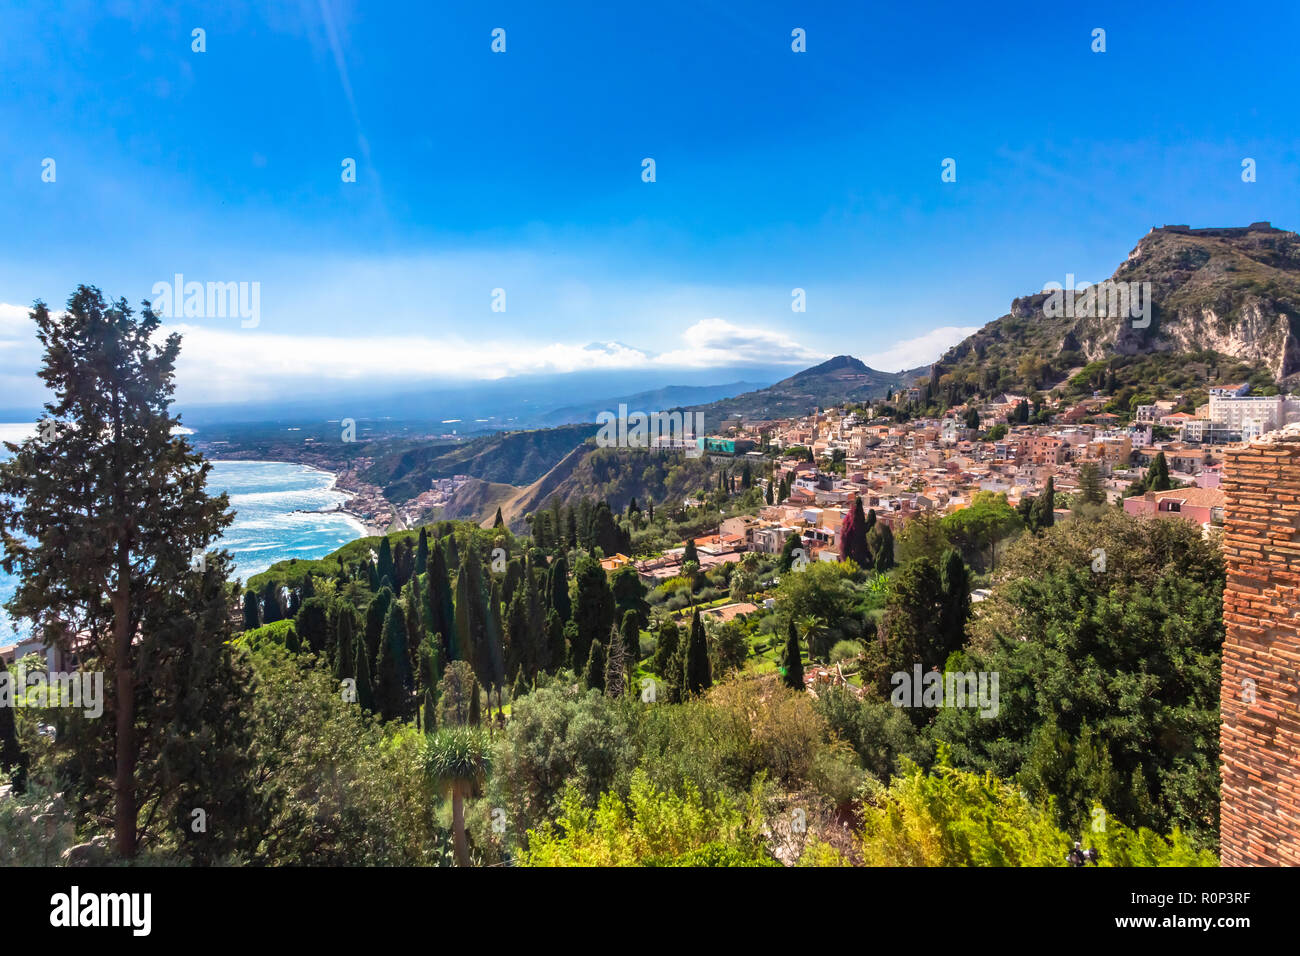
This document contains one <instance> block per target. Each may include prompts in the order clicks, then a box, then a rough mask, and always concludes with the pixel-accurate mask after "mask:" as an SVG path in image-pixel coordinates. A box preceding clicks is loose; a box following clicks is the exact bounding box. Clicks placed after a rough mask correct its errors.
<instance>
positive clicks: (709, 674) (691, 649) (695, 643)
mask: <svg viewBox="0 0 1300 956" xmlns="http://www.w3.org/2000/svg"><path fill="white" fill-rule="evenodd" d="M684 683H685V686H684V688H683V689H684V690H685V692H686V693H687V694H688V695H691V696H694V695H695V694H700V693H703V692H704V691H706V690H708V689H709V688H710V687H712V686H713V671H712V668H711V667H710V666H709V640H708V637H707V636H706V635H705V633H704V622H703V621H701V620H700V609H699V608H696V609H695V613H694V615H692V617H691V636H690V640H689V641H687V644H686V661H685V664H684Z"/></svg>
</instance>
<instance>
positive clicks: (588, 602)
mask: <svg viewBox="0 0 1300 956" xmlns="http://www.w3.org/2000/svg"><path fill="white" fill-rule="evenodd" d="M574 579H575V581H576V582H577V600H576V603H575V604H574V608H573V620H574V622H575V623H576V624H577V625H578V637H577V643H575V644H574V645H573V648H572V650H573V654H574V661H573V663H574V667H575V669H577V668H579V667H582V666H583V664H584V663H585V661H586V660H587V657H588V655H589V654H590V652H591V644H592V642H593V641H598V640H608V639H609V631H610V628H612V627H613V626H614V596H613V594H611V593H610V590H609V584H608V580H607V578H606V576H605V569H604V568H602V567H601V566H600V562H599V561H597V560H596V559H595V558H593V557H591V556H590V555H583V556H582V557H581V558H579V559H578V564H577V567H576V568H575V569H574Z"/></svg>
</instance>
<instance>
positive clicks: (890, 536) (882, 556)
mask: <svg viewBox="0 0 1300 956" xmlns="http://www.w3.org/2000/svg"><path fill="white" fill-rule="evenodd" d="M873 531H874V538H875V540H874V542H873V543H872V545H871V551H872V553H873V554H874V557H873V559H872V560H873V561H874V562H875V568H876V570H877V571H878V572H880V573H881V574H884V573H885V572H886V571H888V570H889V569H890V568H892V567H893V566H894V532H893V531H892V530H890V527H889V525H887V524H885V523H884V522H883V521H882V522H880V523H879V524H877V525H876V527H875V528H874V529H873Z"/></svg>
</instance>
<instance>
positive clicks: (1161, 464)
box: [1147, 452, 1174, 491]
mask: <svg viewBox="0 0 1300 956" xmlns="http://www.w3.org/2000/svg"><path fill="white" fill-rule="evenodd" d="M1173 486H1174V485H1173V482H1172V481H1170V480H1169V464H1168V462H1166V461H1165V453H1164V452H1158V453H1157V454H1156V459H1155V461H1153V462H1152V463H1151V474H1150V475H1149V476H1148V477H1147V490H1148V491H1168V490H1169V489H1170V488H1172V487H1173Z"/></svg>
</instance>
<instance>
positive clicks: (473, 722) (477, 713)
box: [469, 679, 483, 727]
mask: <svg viewBox="0 0 1300 956" xmlns="http://www.w3.org/2000/svg"><path fill="white" fill-rule="evenodd" d="M481 693H482V691H480V690H479V686H478V680H477V679H476V680H475V681H474V682H473V684H472V686H471V687H470V692H469V725H470V726H471V727H477V726H478V725H479V724H481V723H482V722H483V705H482V704H481V703H479V695H480V694H481Z"/></svg>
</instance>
